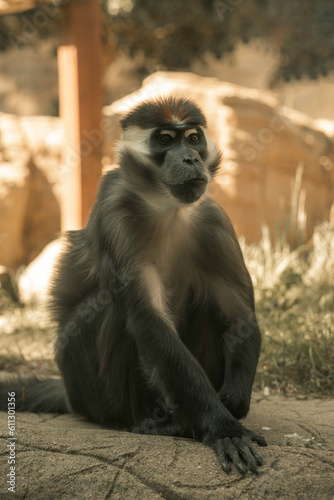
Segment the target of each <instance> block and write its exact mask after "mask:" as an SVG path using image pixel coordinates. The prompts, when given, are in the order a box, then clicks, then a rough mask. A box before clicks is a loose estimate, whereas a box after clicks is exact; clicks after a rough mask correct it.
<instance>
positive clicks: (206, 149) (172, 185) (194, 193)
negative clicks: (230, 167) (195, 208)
mask: <svg viewBox="0 0 334 500" xmlns="http://www.w3.org/2000/svg"><path fill="white" fill-rule="evenodd" d="M121 123H122V127H123V132H124V133H123V143H122V145H121V150H122V151H123V160H122V161H121V162H120V163H121V165H122V167H123V170H125V169H126V171H127V172H128V174H129V178H130V179H132V180H133V179H134V177H136V180H137V186H138V185H139V179H140V181H141V183H146V186H147V188H148V189H150V190H151V191H152V190H155V192H156V193H158V191H159V185H160V187H161V188H162V190H161V191H162V192H166V188H167V189H168V191H169V193H171V195H172V196H173V198H174V199H177V200H178V201H179V202H181V203H185V204H189V203H194V202H195V201H197V200H198V199H199V198H200V197H201V196H202V195H203V194H204V193H205V191H206V189H207V187H208V183H209V182H210V180H211V178H212V177H213V176H214V174H215V173H216V171H217V168H218V166H219V163H220V160H221V154H220V151H219V150H218V149H217V148H216V146H215V144H214V143H213V142H212V141H211V140H210V139H209V137H208V136H207V133H206V120H205V118H204V116H203V113H202V112H201V110H200V109H199V108H198V106H197V105H196V104H195V103H194V102H193V101H190V100H188V99H185V98H173V97H170V98H161V99H158V100H156V101H144V102H143V103H141V104H139V105H138V106H137V107H135V108H134V109H133V110H132V111H130V112H129V113H128V115H126V116H125V118H123V120H122V121H121ZM126 151H128V152H130V151H132V153H131V155H132V157H133V158H135V157H136V158H137V159H138V160H137V162H136V163H137V167H136V168H134V166H133V162H131V161H129V160H126V159H125V156H124V155H125V152H126ZM146 159H148V160H149V162H147V161H146Z"/></svg>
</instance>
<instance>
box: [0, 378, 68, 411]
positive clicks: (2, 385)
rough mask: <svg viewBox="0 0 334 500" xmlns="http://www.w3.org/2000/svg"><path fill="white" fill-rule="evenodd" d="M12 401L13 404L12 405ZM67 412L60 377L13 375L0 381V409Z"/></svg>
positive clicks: (64, 393)
mask: <svg viewBox="0 0 334 500" xmlns="http://www.w3.org/2000/svg"><path fill="white" fill-rule="evenodd" d="M13 403H14V405H15V406H13ZM10 408H12V409H15V411H30V412H45V413H68V412H69V408H68V406H67V403H66V392H65V389H64V386H63V383H62V381H61V379H51V378H50V379H39V378H38V377H35V376H29V377H15V378H10V379H7V380H4V381H1V382H0V411H8V409H10Z"/></svg>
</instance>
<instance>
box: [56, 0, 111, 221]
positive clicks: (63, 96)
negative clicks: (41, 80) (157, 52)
mask: <svg viewBox="0 0 334 500" xmlns="http://www.w3.org/2000/svg"><path fill="white" fill-rule="evenodd" d="M61 15H62V32H61V42H60V46H59V49H58V73H59V108H60V116H61V117H62V118H63V120H64V126H65V140H66V146H65V149H64V165H63V169H62V172H63V190H62V191H63V197H62V202H61V203H62V222H61V226H62V230H68V229H79V228H81V227H82V226H83V225H84V224H85V223H86V222H87V219H88V216H89V211H90V209H91V207H92V205H93V203H94V200H95V197H96V192H97V186H98V182H99V179H100V177H101V172H102V164H101V150H102V141H103V130H102V69H101V38H100V30H101V13H100V5H99V1H98V0H73V1H70V2H69V3H68V4H66V5H63V6H62V7H61Z"/></svg>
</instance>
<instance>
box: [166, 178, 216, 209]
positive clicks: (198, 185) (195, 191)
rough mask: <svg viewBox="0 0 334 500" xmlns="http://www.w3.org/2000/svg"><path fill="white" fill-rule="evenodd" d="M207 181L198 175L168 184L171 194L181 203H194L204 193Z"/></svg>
mask: <svg viewBox="0 0 334 500" xmlns="http://www.w3.org/2000/svg"><path fill="white" fill-rule="evenodd" d="M207 184H208V181H207V180H206V179H203V177H199V178H197V179H191V180H189V181H183V182H180V183H179V184H174V185H173V186H170V185H169V186H168V187H169V189H170V191H171V193H172V195H173V196H175V198H177V199H178V200H180V201H181V202H182V203H194V202H195V201H197V200H198V199H199V198H200V197H201V196H202V194H204V192H205V190H206V187H207Z"/></svg>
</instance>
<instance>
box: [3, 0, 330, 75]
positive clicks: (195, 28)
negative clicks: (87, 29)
mask: <svg viewBox="0 0 334 500" xmlns="http://www.w3.org/2000/svg"><path fill="white" fill-rule="evenodd" d="M101 3H102V6H103V13H104V14H103V34H102V40H103V43H104V46H105V48H106V54H107V53H108V48H110V47H112V50H111V53H112V54H113V57H114V52H115V50H116V51H123V52H126V53H128V54H129V55H130V56H133V55H135V54H138V53H140V54H141V55H142V58H143V65H142V68H140V71H141V72H142V73H143V75H145V74H148V73H152V72H153V71H156V70H157V69H166V70H188V69H189V68H190V67H191V65H192V64H193V63H194V62H195V61H197V60H198V59H201V58H202V57H203V56H204V55H205V54H207V53H211V54H214V55H215V56H216V57H217V58H221V57H224V56H225V55H226V54H230V53H231V52H233V50H234V49H235V47H236V46H237V45H238V44H239V43H240V42H243V43H248V42H249V41H251V40H254V39H261V40H264V41H265V43H266V44H267V45H268V46H271V47H273V48H274V49H275V51H276V52H277V54H278V64H277V67H276V71H275V74H274V75H273V77H272V84H273V85H275V84H276V83H277V82H278V81H279V80H289V79H293V78H297V79H298V78H301V77H303V76H308V77H311V78H317V77H318V76H321V75H327V74H328V73H330V72H332V71H333V69H334V30H333V26H334V2H333V1H332V0H319V1H317V2H315V1H314V0H282V1H281V2H278V1H276V0H247V1H246V0H212V1H211V2H208V1H207V0H197V1H196V2H193V1H192V0H182V1H180V0H165V1H164V2H154V1H153V0H101ZM60 29H61V22H60V16H59V9H58V7H57V5H51V4H40V5H39V6H38V7H36V8H35V9H31V10H29V11H27V12H22V13H19V14H16V15H6V16H1V18H0V50H1V49H2V50H6V49H8V48H12V49H14V50H17V49H19V48H20V47H23V46H25V45H31V44H35V43H36V42H37V43H38V42H39V41H40V38H41V37H54V36H55V35H56V34H59V32H60Z"/></svg>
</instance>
